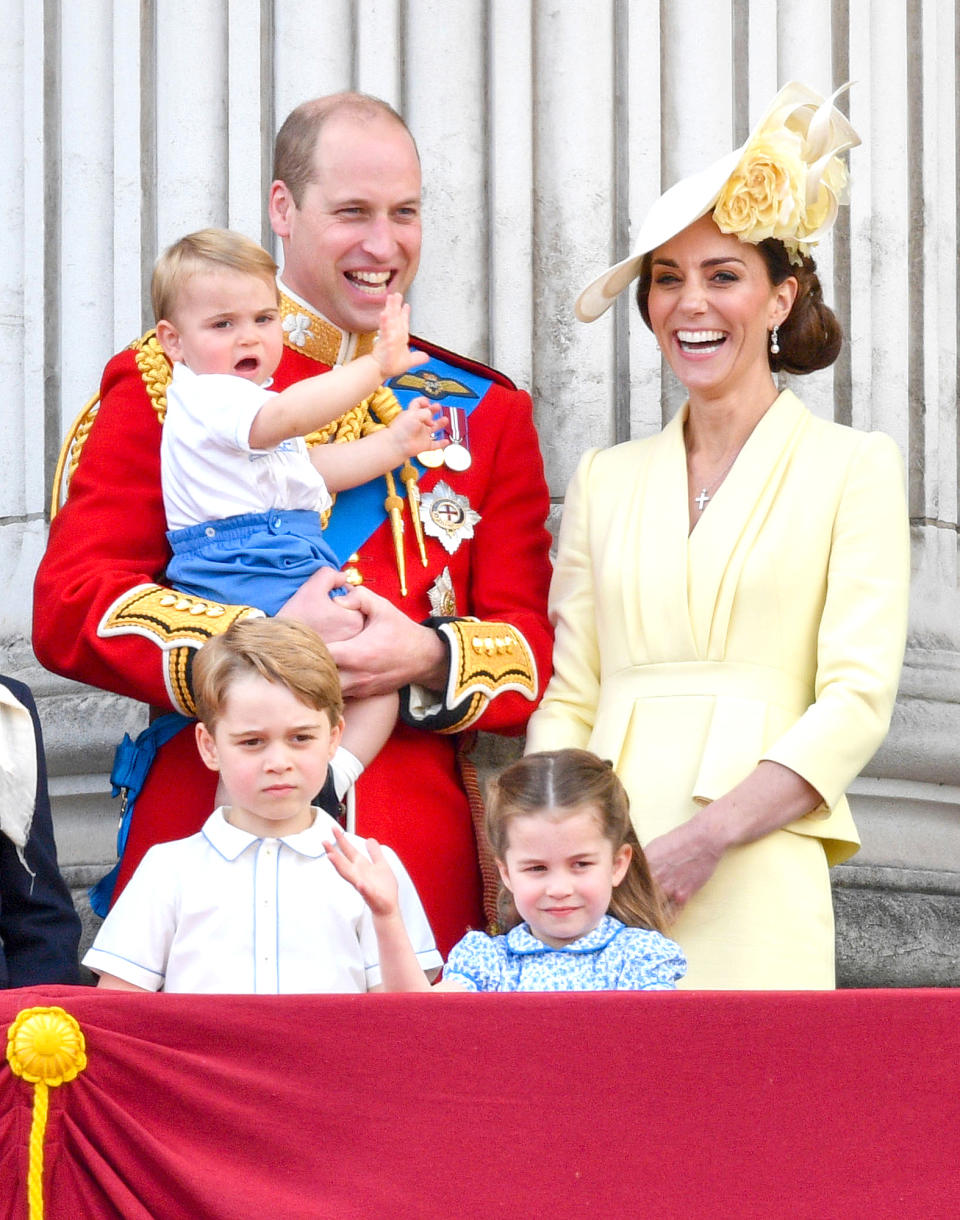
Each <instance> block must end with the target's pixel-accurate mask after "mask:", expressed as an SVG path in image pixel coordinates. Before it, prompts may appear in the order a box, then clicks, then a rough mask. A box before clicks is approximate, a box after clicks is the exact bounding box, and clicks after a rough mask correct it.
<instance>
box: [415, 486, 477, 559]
mask: <svg viewBox="0 0 960 1220" xmlns="http://www.w3.org/2000/svg"><path fill="white" fill-rule="evenodd" d="M420 520H421V521H422V522H423V528H424V532H425V533H427V534H429V535H430V537H431V538H436V539H437V540H438V542H439V543H440V545H441V546H442V547H443V549H444V550H445V551H446V552H447V554H448V555H452V554H453V553H454V551H456V549H457V547H458V546H459V545H460V543H461V542H462V541H463V540H464V538H472V537H473V527H474V526H475V525H476V524H477V523H478V522H479V521H480V514H479V513H478V512H476V511H475V510H474V509H472V508H471V507H470V501H469V500H468V499H467V497H466V496H460V495H457V493H456V492H455V491H454V490H453V488H452V487H451V486H450V484H449V483H444V481H443V480H442V479H441V480H440V482H439V483H438V484H437V485H436V487H434V489H433V490H432V491H427V492H423V493H421V502H420Z"/></svg>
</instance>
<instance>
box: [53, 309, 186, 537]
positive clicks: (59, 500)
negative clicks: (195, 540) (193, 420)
mask: <svg viewBox="0 0 960 1220" xmlns="http://www.w3.org/2000/svg"><path fill="white" fill-rule="evenodd" d="M130 348H132V349H133V351H135V352H136V361H137V368H138V369H139V370H140V376H141V377H142V378H143V384H144V386H145V387H146V391H147V396H148V398H149V399H150V404H151V406H152V407H153V409H154V411H155V412H156V413H157V419H158V420H159V421H160V423H161V424H162V423H163V418H164V416H165V415H166V413H167V386H168V385H169V384H170V365H169V364H168V363H167V358H166V356H165V355H164V354H163V348H162V347H161V346H160V344H159V343H158V342H157V337H156V332H155V331H152V330H148V331H147V333H146V334H145V335H143V336H142V337H141V338H139V339H135V340H134V341H133V343H131V344H130ZM99 410H100V394H99V392H97V393H96V394H94V395H93V397H92V398H90V399H88V400H87V402H85V403H84V405H83V410H82V411H81V412H80V414H79V415H78V416H77V418H76V419H75V420H74V421H73V423H72V424H71V425H70V428H69V430H68V431H67V435H66V437H65V439H64V442H63V445H62V446H61V447H60V456H59V458H58V459H57V468H56V470H55V471H54V474H53V490H52V492H51V494H50V520H51V521H52V520H53V519H54V517H56V515H57V513H58V512H59V511H60V509H61V508H62V507H63V505H64V502H65V501H66V498H67V493H68V492H69V490H70V480H71V479H72V478H73V476H74V474H75V473H76V470H77V467H78V466H79V465H80V455H81V453H82V452H83V447H84V445H85V444H86V443H87V437H88V436H89V435H90V429H91V428H92V427H93V421H94V420H95V419H96V418H97V412H98V411H99Z"/></svg>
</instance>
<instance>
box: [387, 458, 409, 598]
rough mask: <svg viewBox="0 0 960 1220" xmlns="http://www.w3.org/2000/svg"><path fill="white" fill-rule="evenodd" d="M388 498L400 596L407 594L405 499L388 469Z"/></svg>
mask: <svg viewBox="0 0 960 1220" xmlns="http://www.w3.org/2000/svg"><path fill="white" fill-rule="evenodd" d="M386 479H387V498H386V499H385V500H384V502H383V507H384V508H385V509H386V510H387V515H388V516H389V518H390V531H391V533H392V534H393V550H394V554H395V555H396V557H397V574H398V576H399V577H400V596H401V597H406V596H407V561H406V559H405V557H404V554H403V500H402V499H401V498H400V497H399V496H398V495H397V485H396V483H395V482H394V479H393V472H392V471H390V470H388V471H387V474H386Z"/></svg>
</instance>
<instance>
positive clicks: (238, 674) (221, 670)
mask: <svg viewBox="0 0 960 1220" xmlns="http://www.w3.org/2000/svg"><path fill="white" fill-rule="evenodd" d="M250 674H258V675H259V676H260V677H261V678H266V679H267V681H268V682H276V683H278V684H279V685H280V686H285V687H287V689H288V690H290V691H291V692H292V693H293V694H294V695H296V697H297V698H298V699H299V700H300V702H301V703H305V704H306V705H307V706H308V707H312V708H315V709H316V710H317V711H318V712H326V714H327V716H329V718H330V725H331V727H333V726H335V725H336V724H337V723H338V721H339V720H340V717H341V716H342V715H343V695H342V693H341V690H340V675H339V673H338V672H337V667H336V665H334V663H333V658H332V657H331V656H330V653H329V652H328V650H327V646H326V644H324V642H323V640H321V638H320V637H319V636H318V635H317V633H316V632H315V631H314V630H313V629H312V628H310V627H307V626H306V625H305V624H304V623H299V622H297V621H296V620H295V619H288V618H250V619H243V620H241V621H240V622H238V623H234V624H233V625H232V626H231V627H229V628H228V629H227V630H226V631H225V632H224V633H223V635H218V636H214V638H213V639H212V640H208V641H207V643H206V644H204V646H203V647H202V648H201V649H200V651H199V652H198V653H197V655H196V657H195V658H194V662H193V672H192V674H191V678H192V685H193V697H194V701H195V702H196V705H197V718H198V719H199V720H200V721H202V723H203V724H205V725H206V727H207V729H208V731H209V732H211V733H212V732H213V730H214V728H215V726H216V723H217V720H218V718H219V716H220V714H221V712H222V711H223V705H224V703H225V701H226V698H227V694H228V692H229V690H230V687H231V686H232V685H233V683H234V682H236V681H237V679H238V678H244V677H247V676H249V675H250Z"/></svg>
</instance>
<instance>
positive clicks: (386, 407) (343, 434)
mask: <svg viewBox="0 0 960 1220" xmlns="http://www.w3.org/2000/svg"><path fill="white" fill-rule="evenodd" d="M402 410H403V408H402V407H401V406H400V401H399V399H398V398H397V396H396V394H394V392H393V390H391V389H388V387H387V386H385V385H382V386H380V387H379V389H376V390H374V392H373V393H372V394H371V395H370V397H369V398H364V399H363V401H362V402H359V403H357V405H356V406H355V407H351V409H350V410H349V411H347V412H346V413H345V414H344V415H341V416H340V418H339V419H335V420H334V421H333V422H332V423H329V424H327V425H326V426H325V427H323V428H318V429H317V431H316V432H311V433H310V435H309V436H307V437H306V438H305V439H306V442H307V444H308V445H330V444H333V445H342V444H345V443H346V442H347V441H357V440H359V439H360V438H361V437H362V436H371V435H372V434H373V433H374V432H379V431H380V429H381V428H385V427H387V425H388V424H391V423H392V422H393V421H394V420H395V419H396V418H397V416H398V415H399V414H400V412H401V411H402ZM414 473H415V472H414ZM387 494H388V495H389V494H390V492H389V490H388V492H387ZM336 500H337V497H336V493H331V496H330V507H329V508H328V509H327V510H326V512H324V513H323V514H321V517H320V524H321V526H322V527H323V528H324V529H326V527H327V522H328V521H329V520H330V514H331V512H332V511H333V506H334V504H335V503H336Z"/></svg>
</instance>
